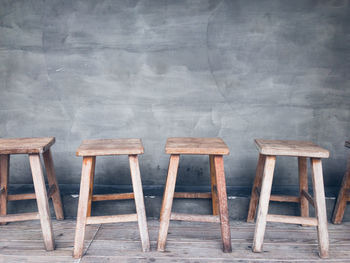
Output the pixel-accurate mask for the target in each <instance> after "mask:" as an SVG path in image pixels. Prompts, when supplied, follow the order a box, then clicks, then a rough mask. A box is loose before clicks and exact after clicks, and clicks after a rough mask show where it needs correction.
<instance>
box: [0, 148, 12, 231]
mask: <svg viewBox="0 0 350 263" xmlns="http://www.w3.org/2000/svg"><path fill="white" fill-rule="evenodd" d="M9 171H10V155H8V154H2V155H0V187H1V192H0V215H2V216H5V215H7V194H8V192H7V191H8V190H7V189H8V181H9ZM0 225H6V223H0Z"/></svg>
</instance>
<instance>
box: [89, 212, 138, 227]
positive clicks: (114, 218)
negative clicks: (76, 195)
mask: <svg viewBox="0 0 350 263" xmlns="http://www.w3.org/2000/svg"><path fill="white" fill-rule="evenodd" d="M136 221H137V214H126V215H108V216H90V217H87V218H86V224H87V225H92V224H107V223H122V222H136Z"/></svg>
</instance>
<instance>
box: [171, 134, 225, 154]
mask: <svg viewBox="0 0 350 263" xmlns="http://www.w3.org/2000/svg"><path fill="white" fill-rule="evenodd" d="M165 153H166V154H204V155H209V154H211V155H228V154H230V150H229V148H228V147H227V145H226V144H225V142H224V141H223V140H222V139H220V138H181V137H180V138H176V137H175V138H168V140H167V142H166V145H165Z"/></svg>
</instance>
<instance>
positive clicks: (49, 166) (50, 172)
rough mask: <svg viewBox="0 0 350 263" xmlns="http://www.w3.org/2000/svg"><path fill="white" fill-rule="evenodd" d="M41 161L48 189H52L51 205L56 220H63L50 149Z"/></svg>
mask: <svg viewBox="0 0 350 263" xmlns="http://www.w3.org/2000/svg"><path fill="white" fill-rule="evenodd" d="M43 159H44V163H45V168H46V175H47V181H48V183H49V186H50V188H51V187H54V193H53V195H52V203H53V207H54V209H55V214H56V219H57V220H63V219H64V214H63V207H62V200H61V194H60V188H59V187H58V183H57V179H56V173H55V169H54V165H53V159H52V153H51V150H50V149H48V150H47V151H46V152H44V153H43Z"/></svg>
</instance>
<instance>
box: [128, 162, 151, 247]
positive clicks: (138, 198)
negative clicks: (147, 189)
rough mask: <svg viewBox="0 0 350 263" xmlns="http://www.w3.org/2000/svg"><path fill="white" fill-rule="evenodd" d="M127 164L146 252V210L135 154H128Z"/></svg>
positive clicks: (147, 236)
mask: <svg viewBox="0 0 350 263" xmlns="http://www.w3.org/2000/svg"><path fill="white" fill-rule="evenodd" d="M129 164H130V172H131V180H132V187H133V191H134V196H135V198H134V199H135V205H136V212H137V221H138V224H139V231H140V237H141V243H142V251H143V252H146V251H149V250H150V242H149V235H148V227H147V219H146V210H145V204H144V200H143V191H142V182H141V175H140V167H139V161H138V158H137V155H129Z"/></svg>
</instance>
